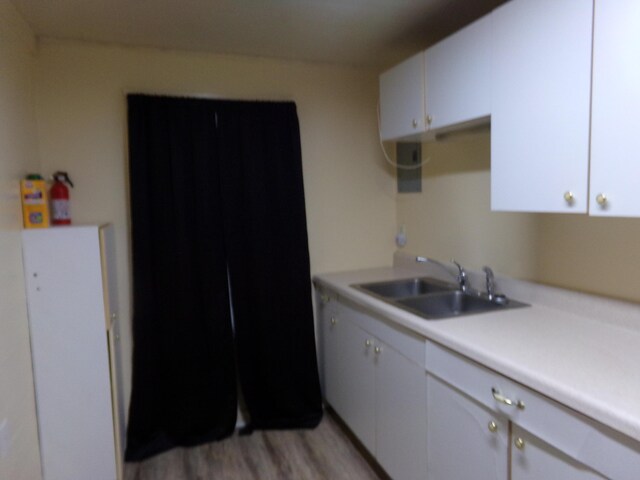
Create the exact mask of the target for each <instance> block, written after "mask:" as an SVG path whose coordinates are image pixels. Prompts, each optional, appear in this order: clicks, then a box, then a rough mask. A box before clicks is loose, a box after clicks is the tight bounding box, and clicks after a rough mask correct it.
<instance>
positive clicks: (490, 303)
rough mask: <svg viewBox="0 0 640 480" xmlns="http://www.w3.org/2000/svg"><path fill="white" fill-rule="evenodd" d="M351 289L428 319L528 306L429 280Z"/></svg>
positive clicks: (394, 281) (364, 285)
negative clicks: (463, 290)
mask: <svg viewBox="0 0 640 480" xmlns="http://www.w3.org/2000/svg"><path fill="white" fill-rule="evenodd" d="M352 287H354V288H356V289H357V290H360V291H361V292H364V293H367V294H369V295H371V296H373V297H375V298H378V299H379V300H382V301H384V302H387V303H389V304H391V305H394V306H396V307H398V308H401V309H403V310H406V311H408V312H411V313H413V314H415V315H418V316H420V317H422V318H424V319H426V320H439V319H444V318H451V317H457V316H460V315H471V314H476V313H483V312H494V311H501V310H507V309H512V308H520V307H526V306H528V305H527V304H526V303H522V302H518V301H515V300H511V299H507V298H506V297H505V296H503V295H497V296H495V297H494V298H492V299H490V298H489V297H488V296H486V295H484V294H481V293H479V292H462V291H461V290H460V289H459V288H458V286H457V285H454V284H451V283H447V282H443V281H441V280H437V279H435V278H430V277H419V278H408V279H402V280H390V281H386V282H373V283H361V284H357V285H352Z"/></svg>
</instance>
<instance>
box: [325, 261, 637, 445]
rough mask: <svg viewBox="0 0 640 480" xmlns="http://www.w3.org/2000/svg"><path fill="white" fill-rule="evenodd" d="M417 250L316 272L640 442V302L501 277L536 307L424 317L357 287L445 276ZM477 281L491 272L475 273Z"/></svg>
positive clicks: (506, 287) (504, 287) (356, 298)
mask: <svg viewBox="0 0 640 480" xmlns="http://www.w3.org/2000/svg"><path fill="white" fill-rule="evenodd" d="M413 258H414V257H409V256H406V255H402V254H396V256H395V259H394V265H395V266H394V267H382V268H373V269H366V270H357V271H351V272H342V273H331V274H322V275H316V276H315V277H314V281H315V283H316V285H320V286H324V287H327V288H329V289H331V290H334V291H335V292H336V293H337V294H338V295H339V296H341V297H343V298H346V299H349V300H350V301H352V302H354V303H356V304H358V305H360V306H362V307H363V308H365V309H366V310H368V311H370V312H372V313H375V314H378V315H382V316H384V317H385V318H387V319H388V320H390V321H391V322H394V323H397V324H400V325H403V326H404V327H407V328H409V329H410V330H412V331H414V332H416V333H419V334H421V335H424V336H425V337H426V338H428V339H430V340H433V341H435V342H437V343H439V344H441V345H444V346H446V347H449V348H450V349H452V350H454V351H456V352H458V353H460V354H462V355H464V356H466V357H468V358H470V359H472V360H474V361H476V362H478V363H480V364H482V365H485V366H486V367H489V368H490V369H492V370H495V371H496V372H498V373H500V374H502V375H504V376H506V377H509V378H511V379H512V380H515V381H517V382H519V383H521V384H523V385H526V386H527V387H529V388H531V389H532V390H535V391H538V392H539V393H542V394H543V395H546V396H547V397H549V398H551V399H553V400H556V401H557V402H559V403H562V404H564V405H566V406H568V407H570V408H572V409H574V410H576V411H578V412H580V413H582V414H584V415H586V416H588V417H591V418H593V419H595V420H597V421H599V422H601V423H603V424H605V425H608V426H609V427H611V428H613V429H615V430H618V431H619V432H622V433H624V434H626V435H628V436H629V437H631V438H633V439H635V440H638V441H640V306H638V305H636V304H632V303H626V302H619V301H613V300H608V299H603V298H600V297H596V296H592V295H585V294H579V293H576V292H571V291H567V290H561V289H557V288H551V287H544V286H541V285H538V284H534V283H528V282H522V281H517V280H512V279H508V278H506V277H499V276H496V283H497V286H498V291H502V292H504V293H506V294H507V295H508V296H509V297H512V298H514V299H516V300H520V301H524V302H526V303H529V304H531V306H530V307H526V308H518V309H511V310H505V311H501V312H486V313H481V314H477V315H468V316H460V317H453V318H449V319H444V320H424V319H423V318H421V317H418V316H416V315H414V314H411V313H409V312H406V311H404V310H401V309H399V308H397V307H394V306H392V305H390V304H388V303H385V302H383V301H381V300H378V299H376V298H375V297H373V296H370V295H368V294H366V293H363V292H360V291H358V290H356V289H354V288H352V287H351V285H353V284H358V283H367V282H375V281H384V280H391V279H400V278H410V277H414V276H416V275H419V276H432V277H437V278H441V279H444V280H451V279H450V278H448V277H446V276H442V273H441V272H438V271H435V270H434V267H431V266H428V265H412V263H414V262H413V260H409V259H413ZM470 279H471V281H472V283H471V284H472V286H476V285H478V286H479V285H483V283H479V282H483V277H480V275H478V274H473V273H472V274H471V275H470Z"/></svg>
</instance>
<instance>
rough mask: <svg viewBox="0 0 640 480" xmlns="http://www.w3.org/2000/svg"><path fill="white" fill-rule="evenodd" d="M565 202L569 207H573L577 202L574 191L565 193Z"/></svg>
mask: <svg viewBox="0 0 640 480" xmlns="http://www.w3.org/2000/svg"><path fill="white" fill-rule="evenodd" d="M564 201H565V202H567V204H568V205H573V204H574V202H575V201H576V198H575V196H574V195H573V192H572V191H570V190H569V191H566V192H564Z"/></svg>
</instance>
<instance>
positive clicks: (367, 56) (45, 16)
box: [12, 0, 505, 69]
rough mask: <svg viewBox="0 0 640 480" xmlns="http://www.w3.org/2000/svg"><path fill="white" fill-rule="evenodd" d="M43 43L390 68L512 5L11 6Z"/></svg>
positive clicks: (424, 0)
mask: <svg viewBox="0 0 640 480" xmlns="http://www.w3.org/2000/svg"><path fill="white" fill-rule="evenodd" d="M12 1H13V3H14V4H15V6H16V7H17V8H18V10H19V11H20V12H21V13H22V15H23V16H24V18H25V20H26V21H27V22H28V23H29V24H30V25H31V27H32V28H33V30H34V31H35V33H36V35H38V36H41V37H53V38H62V39H76V40H87V41H97V42H109V43H119V44H125V45H132V46H149V47H160V48H175V49H183V50H196V51H208V52H215V53H229V54H240V55H257V56H267V57H277V58H285V59H291V60H307V61H319V62H331V63H339V64H350V65H358V66H367V67H373V68H378V69H382V68H386V67H389V66H391V65H393V64H394V63H397V62H398V61H400V60H402V59H403V58H406V57H407V56H409V55H411V54H413V53H416V52H418V51H420V50H422V49H424V48H426V47H427V46H429V45H431V44H433V43H435V42H436V41H438V40H440V39H441V38H444V37H445V36H446V35H448V34H450V33H452V32H454V31H455V30H457V29H459V28H460V27H462V26H464V25H466V24H468V23H470V22H471V21H473V20H475V19H476V18H478V17H480V16H482V15H483V14H485V13H488V12H489V11H490V10H491V9H492V8H494V7H495V6H497V5H499V4H501V3H503V2H504V1H505V0H12Z"/></svg>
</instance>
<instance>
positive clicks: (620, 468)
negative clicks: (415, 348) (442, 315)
mask: <svg viewBox="0 0 640 480" xmlns="http://www.w3.org/2000/svg"><path fill="white" fill-rule="evenodd" d="M426 367H427V370H428V371H429V375H428V392H429V395H428V407H427V412H428V416H427V420H428V426H429V429H428V444H427V447H428V448H427V451H428V453H427V458H428V472H429V475H428V478H429V480H439V479H447V480H456V479H469V478H473V479H474V480H475V479H492V480H493V479H495V480H503V479H507V478H508V479H511V480H534V479H535V480H540V479H559V480H594V479H603V478H609V479H614V480H637V479H638V478H640V445H639V444H638V442H636V441H634V440H632V439H630V438H627V437H624V436H622V435H620V434H619V433H616V432H614V431H613V430H611V429H610V428H608V427H606V426H604V425H601V424H598V423H597V422H595V421H593V420H591V419H589V418H587V417H585V416H583V415H580V414H578V413H577V412H574V411H572V410H569V409H568V408H566V407H564V406H562V405H560V404H558V403H557V402H555V401H553V400H551V399H549V398H546V397H543V396H542V395H540V394H538V393H536V392H533V391H531V390H529V389H528V388H526V387H524V386H522V385H520V384H517V383H515V382H513V381H511V380H509V379H507V378H505V377H503V376H501V375H499V374H497V373H496V372H493V371H491V370H489V369H487V368H485V367H483V366H481V365H479V364H476V363H474V362H472V361H470V360H468V359H465V358H464V357H462V356H460V355H458V354H456V353H454V352H451V351H450V350H447V349H445V348H443V347H441V346H439V345H436V344H434V343H432V342H429V341H428V342H427V346H426ZM492 422H493V423H492Z"/></svg>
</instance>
